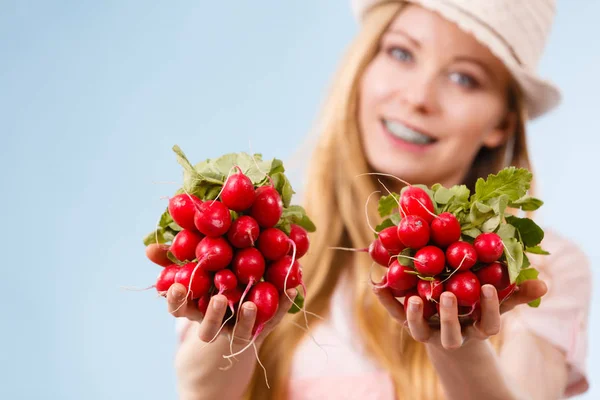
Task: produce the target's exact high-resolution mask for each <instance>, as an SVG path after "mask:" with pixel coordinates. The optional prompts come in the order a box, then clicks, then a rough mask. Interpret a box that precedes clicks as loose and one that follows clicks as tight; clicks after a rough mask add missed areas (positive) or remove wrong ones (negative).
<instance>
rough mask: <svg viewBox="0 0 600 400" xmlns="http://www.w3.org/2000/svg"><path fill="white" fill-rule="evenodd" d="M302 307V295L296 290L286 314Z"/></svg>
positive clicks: (297, 310) (295, 311) (294, 312)
mask: <svg viewBox="0 0 600 400" xmlns="http://www.w3.org/2000/svg"><path fill="white" fill-rule="evenodd" d="M303 307H304V296H302V294H301V293H300V291H297V292H296V297H295V298H294V304H292V307H291V308H290V309H289V310H288V314H296V313H297V312H299V311H300V310H301V309H302V308H303Z"/></svg>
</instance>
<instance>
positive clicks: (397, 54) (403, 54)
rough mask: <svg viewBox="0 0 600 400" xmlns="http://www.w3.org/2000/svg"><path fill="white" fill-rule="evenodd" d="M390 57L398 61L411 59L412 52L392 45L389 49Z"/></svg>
mask: <svg viewBox="0 0 600 400" xmlns="http://www.w3.org/2000/svg"><path fill="white" fill-rule="evenodd" d="M389 53H390V55H391V56H392V57H394V58H395V59H397V60H399V61H403V62H407V61H411V60H412V54H411V53H410V52H409V51H408V50H404V49H402V48H400V47H393V48H391V49H390V50H389Z"/></svg>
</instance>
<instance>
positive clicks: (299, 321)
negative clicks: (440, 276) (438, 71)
mask: <svg viewBox="0 0 600 400" xmlns="http://www.w3.org/2000/svg"><path fill="white" fill-rule="evenodd" d="M400 8H401V4H400V3H398V2H393V1H392V2H388V3H383V4H382V5H380V6H377V7H375V8H374V9H372V10H371V11H370V12H369V14H368V15H367V17H366V19H365V20H364V22H363V24H362V29H361V31H360V32H359V34H358V35H357V37H356V38H355V40H354V42H353V43H352V44H351V46H350V48H349V49H348V52H347V53H346V56H345V57H344V59H343V60H342V63H341V68H340V69H339V70H338V72H337V73H336V74H335V77H336V79H335V81H334V82H333V86H332V88H331V91H330V95H329V97H328V99H327V101H326V103H325V104H324V107H323V109H322V114H321V119H320V126H319V133H320V136H319V140H318V143H317V145H316V148H315V149H314V153H313V156H312V159H311V160H310V166H311V167H310V170H309V173H308V177H307V178H308V179H307V186H306V188H305V200H304V206H305V208H306V210H307V212H308V214H309V215H310V216H311V217H312V218H313V219H314V221H315V222H316V224H317V226H318V227H319V228H320V229H318V230H317V232H315V233H314V234H311V236H310V240H311V249H310V251H309V253H308V254H307V255H306V256H305V257H304V258H303V259H302V263H301V264H302V268H303V277H304V282H305V284H306V286H307V288H308V296H307V299H306V308H307V310H310V311H311V312H313V313H316V314H318V315H321V316H326V315H327V314H328V312H329V310H328V309H329V301H330V299H331V296H332V294H333V291H334V290H335V287H336V286H337V284H338V281H339V278H340V275H341V273H342V272H343V271H346V272H348V273H349V274H350V276H349V277H350V282H351V288H350V290H351V293H350V294H349V295H350V296H351V297H352V298H353V299H354V302H353V304H352V309H353V310H354V317H355V322H356V325H357V327H358V329H359V334H360V338H361V339H362V343H363V345H364V347H365V350H366V352H367V354H368V355H369V356H370V357H371V358H372V359H373V360H374V361H375V362H376V363H377V364H378V365H380V366H381V367H382V368H384V369H385V370H386V371H387V372H388V373H389V375H390V377H391V379H392V381H393V383H394V387H395V391H396V395H397V398H398V399H411V400H420V399H423V400H426V399H438V398H441V397H443V395H442V391H441V388H440V386H439V383H438V382H437V378H436V373H435V370H434V369H433V367H432V366H431V364H430V362H429V359H428V356H427V354H426V351H425V347H424V345H423V344H422V343H419V342H416V341H414V340H413V339H412V338H411V337H410V336H409V335H408V334H406V333H403V328H402V327H401V326H400V324H399V323H397V322H396V321H395V320H394V319H392V318H391V317H390V315H389V314H388V312H387V311H386V310H385V309H384V308H383V306H382V305H381V304H380V303H379V302H378V301H377V299H376V297H375V296H374V295H373V293H372V291H371V288H370V286H369V284H368V276H369V270H370V268H371V262H370V260H369V257H368V256H366V255H364V254H360V253H359V254H356V253H349V252H342V251H333V250H331V249H329V247H331V246H341V247H354V248H363V247H365V246H366V245H368V244H369V243H370V241H372V239H373V237H372V233H371V230H370V229H369V227H368V225H367V221H366V218H365V216H364V213H363V210H364V202H365V200H366V199H367V197H368V196H369V194H370V193H371V192H373V191H374V190H377V189H376V187H377V186H376V182H377V180H376V178H375V179H372V177H361V178H356V176H357V175H359V174H362V173H365V172H371V169H370V167H369V165H368V163H367V160H366V159H365V154H364V150H363V147H362V143H361V139H360V135H359V131H358V121H357V114H358V86H359V84H358V82H359V79H360V77H361V76H362V74H363V71H364V70H365V68H366V67H367V65H368V64H369V62H370V61H371V60H372V59H373V58H374V57H375V55H376V53H377V52H378V50H379V39H380V36H381V35H382V34H383V32H384V31H385V29H386V28H387V27H388V25H389V24H390V23H391V21H392V20H393V19H394V17H395V16H396V15H397V13H398V12H399V11H400ZM510 98H511V99H512V104H511V105H510V106H511V108H513V109H515V110H518V111H519V112H518V113H517V114H518V121H517V127H516V130H515V133H514V135H513V137H512V139H513V140H509V141H507V143H506V144H504V145H503V146H500V147H499V148H497V149H494V150H487V149H482V150H481V151H480V153H479V154H478V155H477V157H476V159H475V162H474V165H473V168H472V171H471V174H470V176H469V177H468V179H467V182H466V183H468V184H469V186H471V187H472V186H473V184H474V181H475V179H476V178H477V177H479V176H487V175H488V174H489V173H495V172H497V171H498V170H500V169H501V168H503V167H504V166H506V164H511V165H516V166H521V167H529V157H528V153H527V145H526V140H525V126H524V124H525V114H524V107H523V106H522V105H521V100H520V95H518V94H516V93H512V94H511V96H510ZM507 154H508V157H507V156H506V155H507ZM357 179H358V180H359V182H358V184H357ZM370 203H371V204H370V205H369V208H368V217H369V219H370V220H371V221H376V220H377V219H378V214H377V206H376V202H375V201H372V202H370ZM318 323H319V320H318V319H317V318H314V317H312V316H309V325H310V328H311V329H314V327H315V325H317V324H318ZM298 325H302V326H304V325H305V323H304V316H303V315H302V313H298V314H295V315H293V316H292V315H288V316H286V318H284V320H283V321H282V322H281V323H280V325H279V326H278V327H277V328H276V329H275V330H274V331H273V332H272V333H271V334H270V335H269V336H268V337H267V338H266V340H265V342H264V343H263V346H262V347H261V350H260V354H259V356H260V358H261V361H262V363H263V364H264V366H265V368H266V370H267V373H268V379H269V383H270V386H271V388H270V389H269V388H267V386H266V384H265V378H264V375H263V371H262V369H260V368H257V370H256V372H255V374H254V376H253V378H252V381H251V383H250V385H249V387H248V391H247V395H248V396H249V397H250V398H252V399H284V398H286V397H287V390H288V379H289V374H290V367H291V363H292V359H293V356H294V350H295V348H296V346H297V345H298V344H299V342H300V341H301V340H302V339H304V338H305V337H306V333H305V332H304V331H303V330H301V329H299V328H298ZM494 343H495V345H496V347H499V346H500V337H496V338H494Z"/></svg>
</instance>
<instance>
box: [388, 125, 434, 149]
mask: <svg viewBox="0 0 600 400" xmlns="http://www.w3.org/2000/svg"><path fill="white" fill-rule="evenodd" d="M382 123H383V125H384V126H385V128H386V129H387V131H388V132H389V133H390V134H391V135H392V136H394V137H396V138H398V139H402V140H404V141H405V142H408V143H413V144H417V145H421V146H424V145H428V144H432V143H435V142H437V139H435V138H433V137H431V136H429V135H427V134H425V133H423V132H419V131H416V130H414V129H412V128H409V127H407V126H406V125H404V124H402V123H399V122H396V121H390V120H387V119H382Z"/></svg>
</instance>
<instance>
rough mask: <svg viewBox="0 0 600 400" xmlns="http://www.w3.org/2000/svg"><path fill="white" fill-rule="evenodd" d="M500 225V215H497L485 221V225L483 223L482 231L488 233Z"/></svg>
mask: <svg viewBox="0 0 600 400" xmlns="http://www.w3.org/2000/svg"><path fill="white" fill-rule="evenodd" d="M499 225H500V216H499V215H496V216H494V217H492V218H490V219H488V220H487V221H485V222H484V223H483V225H481V231H482V232H486V233H489V232H494V231H495V230H496V228H497V227H498V226H499Z"/></svg>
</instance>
